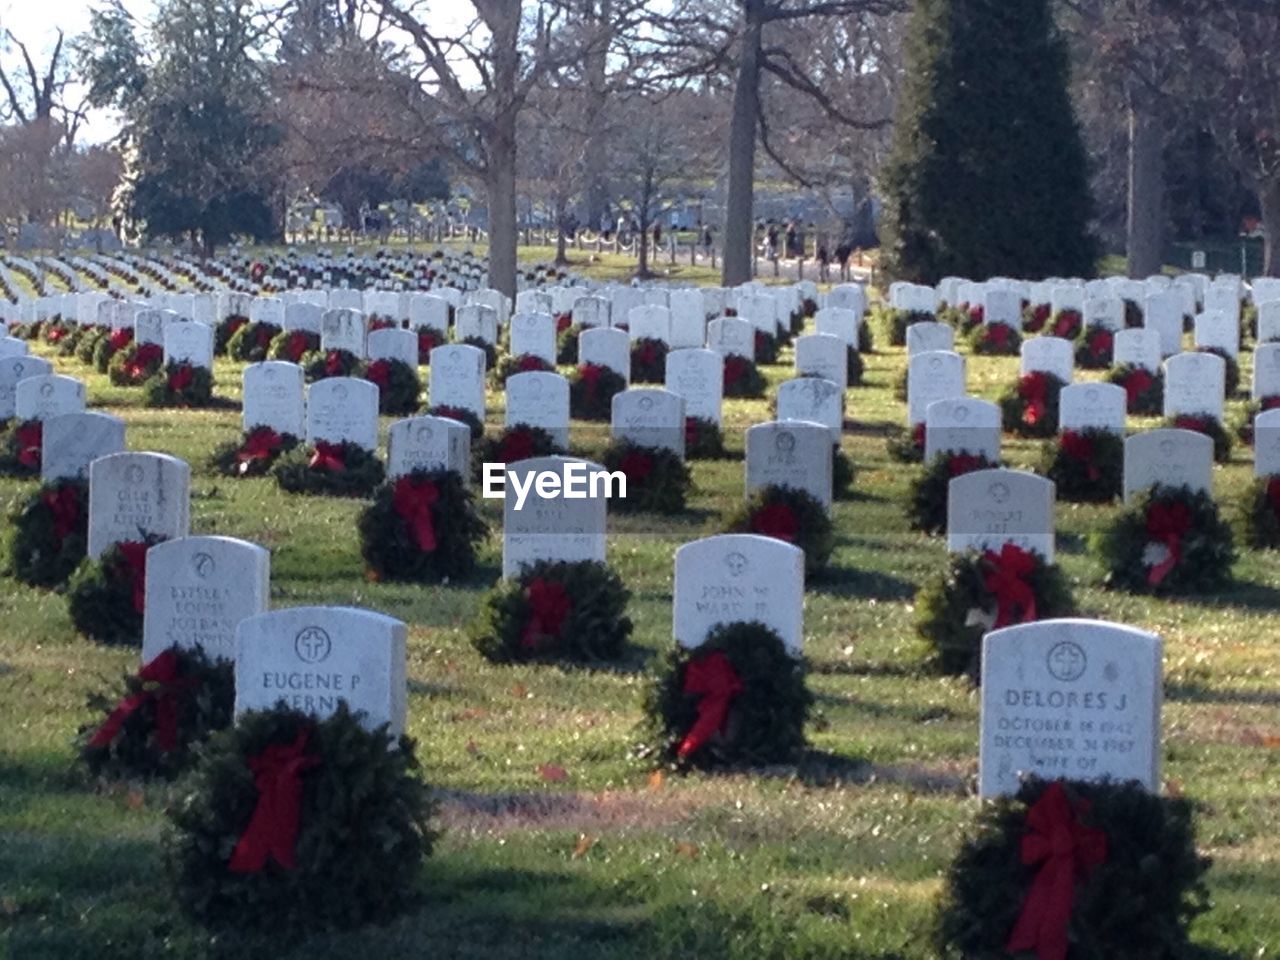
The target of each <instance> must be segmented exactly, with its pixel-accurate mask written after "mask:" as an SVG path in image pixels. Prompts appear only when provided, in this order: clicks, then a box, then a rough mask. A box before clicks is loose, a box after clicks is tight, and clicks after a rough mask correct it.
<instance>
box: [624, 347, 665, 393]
mask: <svg viewBox="0 0 1280 960" xmlns="http://www.w3.org/2000/svg"><path fill="white" fill-rule="evenodd" d="M666 376H667V345H666V344H665V343H663V342H662V341H661V340H657V339H654V338H653V337H641V338H640V339H639V340H636V341H634V342H633V343H632V344H631V382H632V383H663V382H664V381H665V380H666Z"/></svg>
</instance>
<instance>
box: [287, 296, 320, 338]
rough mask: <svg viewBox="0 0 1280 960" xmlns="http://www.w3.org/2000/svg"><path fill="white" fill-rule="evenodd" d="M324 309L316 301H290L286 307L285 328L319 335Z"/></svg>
mask: <svg viewBox="0 0 1280 960" xmlns="http://www.w3.org/2000/svg"><path fill="white" fill-rule="evenodd" d="M323 319H324V310H323V309H322V308H321V307H319V306H317V305H316V304H314V303H302V302H299V303H288V304H285V308H284V329H285V330H290V331H292V330H301V331H303V332H304V333H314V334H317V335H319V333H320V322H321V320H323Z"/></svg>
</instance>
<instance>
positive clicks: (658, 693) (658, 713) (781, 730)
mask: <svg viewBox="0 0 1280 960" xmlns="http://www.w3.org/2000/svg"><path fill="white" fill-rule="evenodd" d="M716 655H719V657H720V658H723V659H725V660H727V661H728V663H729V665H730V667H731V668H732V673H733V675H734V676H735V677H736V678H737V680H738V685H739V686H740V690H739V691H738V692H736V693H734V694H733V696H732V699H730V701H729V706H728V710H727V712H726V714H725V716H724V720H723V721H722V723H721V724H719V726H718V729H716V730H715V732H714V734H713V735H712V736H711V737H710V738H709V739H708V740H706V742H705V743H702V744H697V743H696V739H694V740H690V741H689V746H690V747H693V748H694V749H688V748H686V749H685V750H683V751H682V750H681V745H682V744H683V743H685V742H686V738H687V737H688V736H689V734H690V731H691V730H692V729H693V728H694V726H695V724H696V723H697V721H698V717H699V705H700V703H701V702H702V700H703V699H704V696H705V695H704V696H699V695H698V694H697V693H696V692H690V693H686V692H685V685H686V677H687V674H688V671H689V666H690V664H691V663H693V662H695V661H703V662H704V663H705V662H706V658H709V657H712V658H715V657H716ZM812 705H813V695H812V694H811V693H810V692H809V688H808V687H807V686H806V685H805V664H804V660H803V659H802V658H801V657H797V656H793V655H792V654H791V653H790V652H789V651H788V650H787V648H786V646H785V645H784V644H783V642H782V639H781V638H780V637H779V636H778V635H777V634H776V633H774V632H773V631H772V630H771V629H769V628H768V627H766V626H765V625H764V624H763V623H759V622H757V621H751V622H738V623H721V624H717V625H716V626H715V627H714V628H713V629H712V630H711V632H710V633H709V634H708V635H707V639H706V640H705V641H704V642H703V643H702V645H701V646H699V647H696V648H694V649H692V650H688V649H685V648H683V647H679V646H677V647H675V648H674V649H671V650H669V651H668V652H667V653H666V654H665V655H663V657H662V660H661V662H660V663H659V665H658V667H657V669H656V671H655V672H654V674H653V676H652V677H651V678H650V680H649V683H648V685H647V686H646V688H645V692H644V699H643V702H642V709H643V711H644V716H645V719H644V724H643V730H644V743H643V745H642V747H641V750H640V756H641V757H643V758H647V759H651V760H653V761H654V762H655V763H657V764H665V765H670V766H672V767H674V768H675V769H681V770H687V769H689V768H699V769H710V768H713V767H730V768H734V767H737V768H741V767H760V766H766V765H772V764H779V763H789V762H794V761H796V760H797V759H799V758H800V757H801V755H802V754H803V753H804V751H805V748H806V746H807V744H806V741H805V735H804V727H805V723H806V721H807V720H808V717H809V708H810V707H811V706H812ZM697 739H700V738H697Z"/></svg>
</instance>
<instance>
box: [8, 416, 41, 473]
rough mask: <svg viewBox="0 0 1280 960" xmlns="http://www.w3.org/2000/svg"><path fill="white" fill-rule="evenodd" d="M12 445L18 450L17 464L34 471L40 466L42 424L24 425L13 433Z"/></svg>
mask: <svg viewBox="0 0 1280 960" xmlns="http://www.w3.org/2000/svg"><path fill="white" fill-rule="evenodd" d="M13 439H14V443H15V445H16V446H17V448H18V463H20V464H22V465H23V466H24V467H30V468H32V469H35V468H36V467H39V466H40V449H41V447H42V446H43V443H44V424H43V423H41V422H40V421H39V420H33V421H31V422H30V423H24V424H23V425H22V426H20V427H18V429H17V430H16V431H14V436H13Z"/></svg>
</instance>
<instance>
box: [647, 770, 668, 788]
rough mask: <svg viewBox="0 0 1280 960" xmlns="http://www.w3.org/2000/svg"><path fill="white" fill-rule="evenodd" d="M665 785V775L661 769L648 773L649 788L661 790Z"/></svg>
mask: <svg viewBox="0 0 1280 960" xmlns="http://www.w3.org/2000/svg"><path fill="white" fill-rule="evenodd" d="M666 785H667V775H666V773H664V772H663V771H661V770H655V771H653V773H651V774H649V789H650V790H661V789H662V788H663V787H665V786H666Z"/></svg>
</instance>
